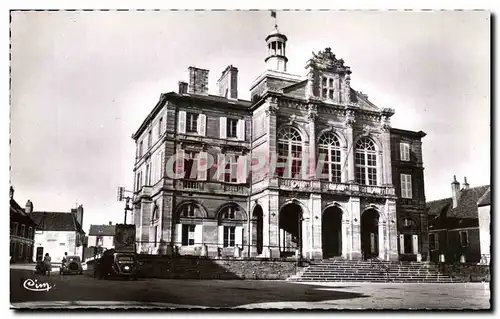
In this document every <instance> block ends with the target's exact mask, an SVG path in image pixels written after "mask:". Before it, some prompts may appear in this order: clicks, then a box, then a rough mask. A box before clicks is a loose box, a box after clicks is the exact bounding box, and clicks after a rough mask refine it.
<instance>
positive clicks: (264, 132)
mask: <svg viewBox="0 0 500 319" xmlns="http://www.w3.org/2000/svg"><path fill="white" fill-rule="evenodd" d="M287 41H288V39H287V37H286V35H284V34H283V33H281V32H280V31H279V30H278V29H277V28H276V29H275V30H273V31H272V32H271V33H270V34H269V35H268V36H267V37H266V38H265V43H266V50H267V56H265V57H263V58H264V62H265V64H264V63H263V69H264V68H265V69H264V70H263V72H262V73H261V74H260V75H258V74H256V75H258V76H257V78H256V79H255V80H254V82H253V83H252V85H251V87H250V88H249V89H250V100H243V99H240V98H239V97H238V69H237V68H236V67H235V66H232V65H230V66H228V67H227V68H225V69H224V71H223V72H222V74H221V76H220V78H219V80H218V82H217V94H210V93H209V92H208V87H209V85H208V78H209V76H208V75H209V72H210V71H209V70H206V69H201V68H198V67H189V68H188V71H189V80H188V82H183V81H181V82H179V87H178V90H177V91H172V92H169V93H163V94H161V95H160V98H159V101H158V103H157V104H156V105H155V106H154V107H153V109H152V110H151V112H150V113H149V114H148V116H147V117H146V118H145V119H144V121H143V122H142V124H141V125H140V127H139V128H138V130H137V131H136V132H135V133H134V134H133V135H132V138H133V140H134V141H135V143H136V150H137V151H136V155H135V165H134V196H133V223H134V224H135V225H136V227H137V232H136V236H137V246H138V247H137V251H139V252H143V253H151V254H157V253H166V254H170V253H174V252H178V253H179V254H181V255H200V254H205V253H206V254H207V255H208V256H210V257H218V256H243V257H271V258H280V257H304V258H311V259H317V258H330V257H342V258H346V259H361V258H364V259H370V258H379V259H383V260H400V259H403V257H404V258H406V259H411V260H418V259H420V258H422V259H426V258H427V251H428V249H427V241H426V239H424V238H427V234H426V219H425V218H423V217H422V216H425V197H424V192H423V190H424V180H423V175H422V171H423V160H422V146H421V145H422V142H421V139H422V138H423V137H424V136H425V133H423V132H412V131H407V130H397V129H394V128H391V126H390V119H391V117H392V116H393V115H394V114H395V110H394V109H392V108H388V107H379V106H376V105H374V104H373V103H372V102H371V101H370V100H369V99H368V96H367V95H366V94H364V93H362V92H361V91H358V90H355V89H354V88H353V87H352V86H351V74H352V72H351V70H350V67H349V66H347V65H346V64H345V62H344V60H343V59H340V58H337V57H336V56H335V54H333V53H332V52H331V50H330V48H326V49H325V50H323V51H319V52H317V53H313V54H312V56H311V58H310V59H309V60H308V61H304V62H305V68H306V74H305V76H299V75H295V74H291V73H289V72H288V71H287V62H288V58H287V54H286V47H287ZM401 154H403V155H401ZM402 156H403V157H402ZM406 156H407V157H406ZM395 159H396V162H393V161H394V160H395ZM400 198H404V201H399V199H400ZM406 236H410V237H406ZM410 238H411V239H410ZM405 240H406V244H405V242H404V241H405Z"/></svg>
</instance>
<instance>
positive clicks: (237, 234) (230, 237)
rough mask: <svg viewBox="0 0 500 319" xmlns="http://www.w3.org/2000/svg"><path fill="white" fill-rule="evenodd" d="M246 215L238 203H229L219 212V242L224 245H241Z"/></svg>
mask: <svg viewBox="0 0 500 319" xmlns="http://www.w3.org/2000/svg"><path fill="white" fill-rule="evenodd" d="M244 224H245V215H244V212H243V211H242V210H241V209H240V207H239V206H238V205H236V204H228V205H227V206H224V207H223V208H222V209H221V210H220V212H219V244H220V245H221V246H222V247H235V246H239V247H241V246H242V244H243V226H244Z"/></svg>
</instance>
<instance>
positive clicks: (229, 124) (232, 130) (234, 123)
mask: <svg viewBox="0 0 500 319" xmlns="http://www.w3.org/2000/svg"><path fill="white" fill-rule="evenodd" d="M226 134H227V137H237V136H238V120H236V119H227V120H226Z"/></svg>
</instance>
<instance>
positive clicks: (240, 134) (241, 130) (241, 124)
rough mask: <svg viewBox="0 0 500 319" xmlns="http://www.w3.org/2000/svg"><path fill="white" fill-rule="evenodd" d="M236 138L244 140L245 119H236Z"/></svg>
mask: <svg viewBox="0 0 500 319" xmlns="http://www.w3.org/2000/svg"><path fill="white" fill-rule="evenodd" d="M236 134H237V137H238V140H240V141H244V140H245V119H241V120H238V128H237V130H236Z"/></svg>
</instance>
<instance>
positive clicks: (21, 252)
mask: <svg viewBox="0 0 500 319" xmlns="http://www.w3.org/2000/svg"><path fill="white" fill-rule="evenodd" d="M23 248H24V245H23V243H20V244H19V257H21V258H22V257H23Z"/></svg>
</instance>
